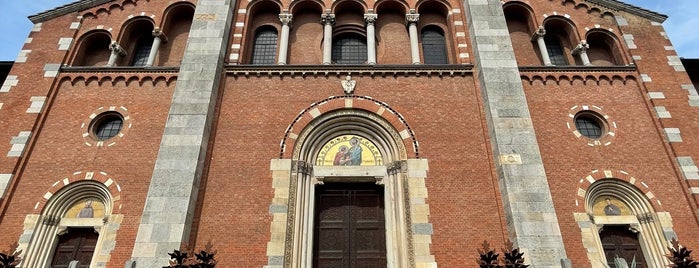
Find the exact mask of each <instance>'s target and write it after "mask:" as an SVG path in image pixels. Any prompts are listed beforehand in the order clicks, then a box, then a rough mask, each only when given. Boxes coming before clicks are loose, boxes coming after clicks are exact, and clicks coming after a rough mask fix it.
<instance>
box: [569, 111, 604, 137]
mask: <svg viewBox="0 0 699 268" xmlns="http://www.w3.org/2000/svg"><path fill="white" fill-rule="evenodd" d="M575 128H577V129H578V131H579V132H580V134H582V135H583V136H585V137H588V138H591V139H599V138H600V137H602V125H601V124H600V122H599V120H597V119H596V118H594V117H593V116H591V115H587V114H583V115H579V116H577V117H575Z"/></svg>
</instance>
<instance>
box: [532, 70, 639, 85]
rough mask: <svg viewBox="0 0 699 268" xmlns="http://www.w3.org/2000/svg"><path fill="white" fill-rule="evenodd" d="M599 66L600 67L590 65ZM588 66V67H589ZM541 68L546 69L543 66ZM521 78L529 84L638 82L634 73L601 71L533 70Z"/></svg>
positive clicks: (623, 83) (622, 83)
mask: <svg viewBox="0 0 699 268" xmlns="http://www.w3.org/2000/svg"><path fill="white" fill-rule="evenodd" d="M589 68H598V67H589ZM589 68H588V69H589ZM601 68H603V67H601ZM541 70H544V69H543V68H542V69H541ZM520 74H521V75H520V78H521V79H522V82H524V83H525V84H528V85H536V84H541V85H559V86H560V85H594V86H605V85H618V84H621V85H634V84H636V83H637V81H638V80H637V79H636V77H635V76H634V75H624V74H618V75H611V76H610V75H609V74H601V73H593V74H588V75H583V74H580V73H576V74H573V73H563V72H551V73H549V74H548V75H545V76H544V75H541V74H540V73H532V72H524V71H523V72H521V73H520Z"/></svg>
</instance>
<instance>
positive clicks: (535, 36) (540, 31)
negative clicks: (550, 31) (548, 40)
mask: <svg viewBox="0 0 699 268" xmlns="http://www.w3.org/2000/svg"><path fill="white" fill-rule="evenodd" d="M545 35H546V29H545V28H544V26H539V28H537V29H536V31H534V34H532V41H536V39H539V38H544V36H545Z"/></svg>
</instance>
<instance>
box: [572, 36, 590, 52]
mask: <svg viewBox="0 0 699 268" xmlns="http://www.w3.org/2000/svg"><path fill="white" fill-rule="evenodd" d="M588 49H590V45H589V44H588V43H587V41H585V40H583V41H581V42H580V44H578V45H577V46H575V48H574V49H573V51H572V53H573V55H578V54H581V53H586V52H587V50H588Z"/></svg>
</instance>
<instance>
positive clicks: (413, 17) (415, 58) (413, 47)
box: [405, 9, 420, 64]
mask: <svg viewBox="0 0 699 268" xmlns="http://www.w3.org/2000/svg"><path fill="white" fill-rule="evenodd" d="M419 19H420V14H417V13H415V10H414V9H412V10H410V13H409V14H405V21H406V23H407V24H408V34H409V35H410V56H411V58H412V62H413V64H420V47H419V44H418V40H417V39H418V37H417V21H418V20H419Z"/></svg>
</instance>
